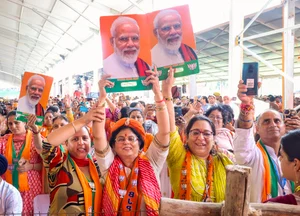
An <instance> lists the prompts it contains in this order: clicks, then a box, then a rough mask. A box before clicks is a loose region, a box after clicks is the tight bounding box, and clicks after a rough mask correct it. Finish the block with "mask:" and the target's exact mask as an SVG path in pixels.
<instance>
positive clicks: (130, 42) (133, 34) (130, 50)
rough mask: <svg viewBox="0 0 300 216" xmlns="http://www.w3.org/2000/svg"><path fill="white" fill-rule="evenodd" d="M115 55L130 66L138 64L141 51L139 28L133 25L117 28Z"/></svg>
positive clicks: (114, 43) (126, 24)
mask: <svg viewBox="0 0 300 216" xmlns="http://www.w3.org/2000/svg"><path fill="white" fill-rule="evenodd" d="M112 43H113V46H114V50H115V53H116V54H117V55H118V56H119V57H120V58H121V60H122V61H124V62H125V63H128V64H133V63H135V62H136V60H137V58H138V55H139V51H140V34H139V28H138V26H136V25H135V24H133V23H124V24H121V25H119V26H117V27H116V35H115V37H114V38H113V41H112Z"/></svg>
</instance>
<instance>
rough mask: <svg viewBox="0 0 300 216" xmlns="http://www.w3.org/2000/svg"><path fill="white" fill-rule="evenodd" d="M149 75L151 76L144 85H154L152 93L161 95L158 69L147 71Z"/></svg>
mask: <svg viewBox="0 0 300 216" xmlns="http://www.w3.org/2000/svg"><path fill="white" fill-rule="evenodd" d="M146 72H147V73H148V74H150V75H149V76H148V77H147V78H146V79H145V80H144V82H143V83H144V85H145V86H148V85H150V84H152V91H153V93H154V94H155V95H157V94H159V93H160V87H159V79H158V72H157V68H156V67H155V68H154V71H151V70H148V71H146Z"/></svg>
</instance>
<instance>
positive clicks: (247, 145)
mask: <svg viewBox="0 0 300 216" xmlns="http://www.w3.org/2000/svg"><path fill="white" fill-rule="evenodd" d="M233 147H234V155H235V159H236V162H237V164H240V165H245V166H249V167H251V168H252V171H251V194H250V202H255V203H261V202H262V200H261V199H262V197H261V194H262V189H263V184H264V172H265V168H264V160H263V156H262V154H261V151H260V150H259V148H258V147H257V146H256V143H255V140H254V135H253V127H252V128H250V129H241V128H236V129H235V136H234V140H233ZM265 147H266V150H267V151H268V153H269V155H270V157H271V158H272V159H273V161H275V164H276V166H277V170H279V175H280V176H282V172H281V167H280V162H279V159H278V157H277V156H276V154H275V151H274V149H273V148H271V147H269V146H267V145H265ZM283 192H285V193H286V194H290V193H292V191H291V185H290V182H289V181H287V183H286V184H285V187H284V191H283V190H282V188H281V186H280V185H279V183H278V196H283ZM270 198H271V197H270Z"/></svg>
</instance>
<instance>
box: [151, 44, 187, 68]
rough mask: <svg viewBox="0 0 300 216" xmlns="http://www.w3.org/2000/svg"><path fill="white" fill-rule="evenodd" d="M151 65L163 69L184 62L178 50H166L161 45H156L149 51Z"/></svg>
mask: <svg viewBox="0 0 300 216" xmlns="http://www.w3.org/2000/svg"><path fill="white" fill-rule="evenodd" d="M151 57H152V65H155V66H157V67H163V66H168V65H175V64H180V63H183V62H184V59H183V58H182V56H181V53H180V52H179V50H174V51H171V50H168V49H166V48H165V47H164V45H162V44H161V43H157V44H156V45H155V46H154V47H153V48H152V50H151Z"/></svg>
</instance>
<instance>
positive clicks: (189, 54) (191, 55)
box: [179, 44, 197, 62]
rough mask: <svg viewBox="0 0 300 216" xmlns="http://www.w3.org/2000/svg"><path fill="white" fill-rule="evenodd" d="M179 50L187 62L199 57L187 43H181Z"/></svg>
mask: <svg viewBox="0 0 300 216" xmlns="http://www.w3.org/2000/svg"><path fill="white" fill-rule="evenodd" d="M179 52H180V54H181V56H182V58H183V60H184V61H185V62H189V61H192V60H196V59H197V55H196V54H195V52H194V51H193V50H192V49H191V48H190V47H188V46H187V45H185V44H181V46H180V48H179Z"/></svg>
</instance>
